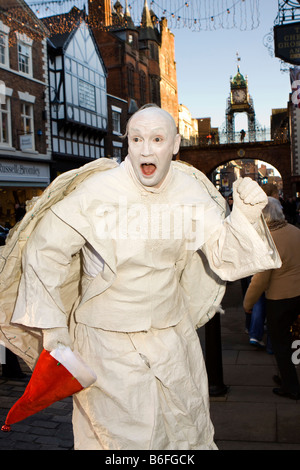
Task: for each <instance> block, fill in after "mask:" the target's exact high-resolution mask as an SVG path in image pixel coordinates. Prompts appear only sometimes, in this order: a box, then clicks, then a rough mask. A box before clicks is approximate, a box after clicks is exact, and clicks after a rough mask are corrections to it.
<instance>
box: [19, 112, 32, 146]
mask: <svg viewBox="0 0 300 470" xmlns="http://www.w3.org/2000/svg"><path fill="white" fill-rule="evenodd" d="M24 136H26V137H24ZM20 139H21V150H24V149H25V150H33V149H34V125H33V105H32V104H29V103H21V136H20Z"/></svg>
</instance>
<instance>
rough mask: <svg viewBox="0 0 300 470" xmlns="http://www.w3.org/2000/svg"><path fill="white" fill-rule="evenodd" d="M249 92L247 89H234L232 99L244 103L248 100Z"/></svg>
mask: <svg viewBox="0 0 300 470" xmlns="http://www.w3.org/2000/svg"><path fill="white" fill-rule="evenodd" d="M246 97H247V93H246V91H245V90H233V91H232V100H233V102H234V103H244V102H245V101H246Z"/></svg>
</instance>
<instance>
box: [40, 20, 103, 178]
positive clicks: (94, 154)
mask: <svg viewBox="0 0 300 470" xmlns="http://www.w3.org/2000/svg"><path fill="white" fill-rule="evenodd" d="M67 16H68V14H66V15H59V16H57V17H49V18H45V19H44V21H45V23H46V25H47V26H48V27H49V29H50V31H51V36H50V39H49V44H48V61H49V64H48V67H49V110H48V113H47V114H49V115H50V119H51V135H52V155H53V174H52V177H53V178H54V177H55V176H57V174H59V173H62V172H64V171H67V170H69V169H73V168H76V167H79V166H81V165H83V164H85V163H87V162H88V161H91V160H94V159H96V158H101V157H104V156H105V146H104V142H105V139H104V137H105V135H106V134H107V128H108V110H107V89H106V78H107V72H106V68H105V65H104V63H103V60H102V58H101V55H100V52H99V49H98V46H97V44H96V42H95V40H94V37H93V33H92V32H91V29H90V28H89V26H88V24H87V23H86V21H85V20H84V18H83V17H82V16H81V15H79V19H78V22H77V24H76V25H74V26H73V27H72V28H68V29H67V32H64V33H61V32H59V31H61V28H60V24H61V21H62V18H66V19H67ZM55 25H57V26H55ZM69 29H70V31H69ZM55 30H57V31H58V34H55ZM65 31H66V29H65Z"/></svg>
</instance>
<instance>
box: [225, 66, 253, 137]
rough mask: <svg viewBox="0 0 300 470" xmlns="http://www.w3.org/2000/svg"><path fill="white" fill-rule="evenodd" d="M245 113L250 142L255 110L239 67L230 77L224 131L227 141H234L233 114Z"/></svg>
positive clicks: (246, 80)
mask: <svg viewBox="0 0 300 470" xmlns="http://www.w3.org/2000/svg"><path fill="white" fill-rule="evenodd" d="M236 113H247V115H248V139H247V140H249V141H250V142H253V141H255V129H256V123H255V112H254V106H253V100H252V98H251V96H250V95H249V91H248V79H247V78H244V76H243V75H242V74H241V72H240V67H239V66H238V68H237V74H236V75H235V77H233V78H231V79H230V95H229V98H228V103H227V110H226V133H227V142H228V143H233V142H235V138H234V135H235V125H234V120H235V114H236Z"/></svg>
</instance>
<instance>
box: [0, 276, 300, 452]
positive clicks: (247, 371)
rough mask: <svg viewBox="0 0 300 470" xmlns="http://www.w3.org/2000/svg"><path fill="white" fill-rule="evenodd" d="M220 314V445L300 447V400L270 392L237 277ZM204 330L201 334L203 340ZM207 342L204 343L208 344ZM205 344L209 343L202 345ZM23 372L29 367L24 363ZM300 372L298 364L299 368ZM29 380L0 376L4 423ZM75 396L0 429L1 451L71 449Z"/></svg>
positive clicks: (214, 403)
mask: <svg viewBox="0 0 300 470" xmlns="http://www.w3.org/2000/svg"><path fill="white" fill-rule="evenodd" d="M223 307H224V308H225V315H221V333H222V362H223V379H224V383H225V385H227V386H228V387H229V389H228V391H227V393H226V394H225V395H224V396H222V397H216V398H211V417H212V421H213V423H214V426H215V440H216V443H217V446H218V448H219V449H220V450H300V401H297V402H295V401H293V400H290V399H288V398H280V397H277V396H275V395H274V394H273V393H272V389H273V387H274V386H276V385H275V384H274V383H273V380H272V376H273V375H274V374H276V373H277V370H276V362H275V358H274V356H273V355H269V354H267V353H266V352H265V351H261V350H260V351H258V350H256V349H254V348H253V346H250V345H249V338H248V336H247V335H246V334H245V331H244V326H245V325H244V323H245V318H244V313H243V310H242V295H241V286H240V283H239V282H234V283H229V284H228V286H227V291H226V294H225V298H224V302H223ZM203 335H204V329H203V331H202V332H201V333H200V338H201V342H202V344H203V342H204V343H205V338H203ZM204 346H205V345H204ZM204 349H205V348H204ZM22 368H23V370H24V371H25V372H28V370H27V369H26V366H25V365H24V364H22ZM298 373H299V377H300V368H299V369H298ZM27 382H28V379H27V380H26V379H25V380H20V379H19V380H12V379H9V380H6V379H2V378H1V377H0V423H3V422H4V421H5V417H6V414H7V412H8V410H9V408H10V407H11V406H12V405H13V404H14V403H15V401H16V400H17V399H18V398H19V397H20V396H21V395H22V393H23V391H24V388H25V386H26V384H27ZM71 416H72V400H71V399H70V398H68V399H66V400H63V401H61V402H59V403H55V404H54V405H51V406H50V407H49V408H47V409H46V410H44V411H42V412H40V413H38V414H36V415H35V416H32V417H29V418H27V419H26V420H24V421H22V422H20V423H16V424H15V425H13V431H11V432H9V433H3V432H0V450H72V449H73V434H72V424H71Z"/></svg>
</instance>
